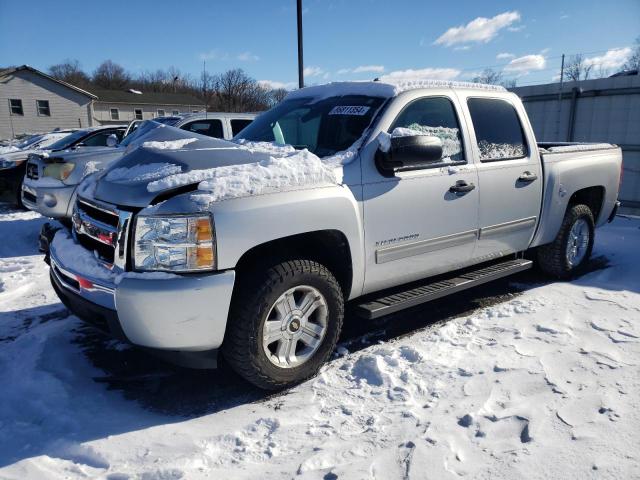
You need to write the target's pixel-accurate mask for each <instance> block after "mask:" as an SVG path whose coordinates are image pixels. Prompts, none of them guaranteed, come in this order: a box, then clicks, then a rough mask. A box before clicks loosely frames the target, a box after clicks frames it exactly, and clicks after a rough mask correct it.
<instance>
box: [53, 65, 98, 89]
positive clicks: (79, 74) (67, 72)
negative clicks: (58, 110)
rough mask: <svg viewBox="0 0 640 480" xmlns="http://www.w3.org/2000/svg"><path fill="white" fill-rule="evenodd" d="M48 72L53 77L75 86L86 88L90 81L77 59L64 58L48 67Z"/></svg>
mask: <svg viewBox="0 0 640 480" xmlns="http://www.w3.org/2000/svg"><path fill="white" fill-rule="evenodd" d="M49 74H50V75H51V76H52V77H53V78H57V79H58V80H62V81H63V82H67V83H70V84H71V85H74V86H76V87H80V88H86V87H88V86H89V84H90V83H91V82H90V80H89V76H88V75H87V74H86V73H84V71H83V70H82V68H81V67H80V62H78V60H70V59H66V60H64V61H63V62H62V63H57V64H55V65H51V66H50V67H49Z"/></svg>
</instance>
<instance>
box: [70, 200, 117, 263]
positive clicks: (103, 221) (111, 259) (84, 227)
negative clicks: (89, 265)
mask: <svg viewBox="0 0 640 480" xmlns="http://www.w3.org/2000/svg"><path fill="white" fill-rule="evenodd" d="M120 217H121V214H120V212H119V211H118V210H117V209H115V207H107V206H105V205H98V204H96V203H94V202H91V201H88V200H86V199H82V198H78V200H77V201H76V208H75V211H74V214H73V229H74V231H75V233H76V238H77V240H78V242H79V243H80V244H81V245H82V246H83V247H85V248H86V249H87V250H91V251H93V252H95V253H96V254H97V255H98V257H99V258H100V259H101V260H103V261H104V262H107V263H109V264H114V263H117V260H118V259H120V258H122V259H123V261H122V262H124V254H125V251H126V249H125V248H124V245H125V244H126V234H123V233H126V229H127V228H128V222H124V224H122V225H121V223H120ZM122 242H124V244H123V243H122ZM117 253H118V254H117Z"/></svg>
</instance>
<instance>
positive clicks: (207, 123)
mask: <svg viewBox="0 0 640 480" xmlns="http://www.w3.org/2000/svg"><path fill="white" fill-rule="evenodd" d="M181 128H182V130H187V131H189V132H194V133H199V134H200V135H206V136H207V137H215V138H223V137H224V133H223V132H222V120H216V119H212V120H196V121H195V122H191V123H187V124H186V125H183V126H182V127H181Z"/></svg>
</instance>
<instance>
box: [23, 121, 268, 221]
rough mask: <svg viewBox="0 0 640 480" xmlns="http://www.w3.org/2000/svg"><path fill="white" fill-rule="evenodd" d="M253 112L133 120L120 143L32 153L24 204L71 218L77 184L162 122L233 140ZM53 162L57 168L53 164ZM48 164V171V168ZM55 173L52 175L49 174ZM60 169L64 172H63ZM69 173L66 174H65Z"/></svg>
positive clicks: (107, 163) (45, 214)
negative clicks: (35, 154)
mask: <svg viewBox="0 0 640 480" xmlns="http://www.w3.org/2000/svg"><path fill="white" fill-rule="evenodd" d="M255 116H256V115H255V114H251V113H211V112H209V113H206V114H205V113H202V114H185V115H176V116H170V117H158V118H155V119H154V120H145V121H142V122H141V121H139V120H138V121H134V122H132V123H131V124H130V125H129V127H128V129H127V134H126V135H125V137H124V139H123V140H122V141H121V142H120V143H119V144H112V145H110V146H107V147H102V148H91V149H87V148H83V149H77V150H72V151H69V152H67V151H62V152H59V153H56V154H55V156H54V155H50V156H49V157H44V156H32V157H30V159H29V164H28V165H27V169H28V175H27V180H26V183H25V187H24V188H23V190H24V192H25V193H24V204H25V205H26V206H27V207H28V208H30V209H31V210H36V211H37V212H39V213H40V214H42V215H44V216H45V217H50V218H56V219H62V220H70V219H71V214H72V211H73V205H74V203H75V192H76V189H77V187H78V184H79V183H80V182H81V181H82V179H83V178H84V177H85V176H87V175H88V174H90V173H94V172H97V171H100V170H102V169H104V168H105V167H106V166H107V165H109V164H111V163H113V162H115V161H116V160H118V159H120V158H121V157H122V156H123V155H125V154H126V153H128V152H130V151H131V150H132V149H133V148H136V147H137V146H138V145H139V140H140V139H141V138H142V137H143V136H144V135H145V134H146V133H148V132H149V131H150V130H152V129H154V128H156V127H159V126H160V125H171V126H174V127H177V128H181V129H183V130H188V131H190V132H194V133H198V134H202V135H206V136H210V137H216V138H226V139H231V138H232V137H233V135H235V134H236V133H238V132H239V131H240V130H242V129H243V128H245V127H246V126H247V125H248V124H250V123H251V122H252V121H253V119H254V118H255ZM51 164H54V165H55V167H54V168H52V167H50V165H51ZM47 166H49V171H47ZM49 172H50V173H52V174H53V176H50V175H48V173H49ZM58 172H62V173H61V174H60V175H59V174H58ZM65 175H66V176H65Z"/></svg>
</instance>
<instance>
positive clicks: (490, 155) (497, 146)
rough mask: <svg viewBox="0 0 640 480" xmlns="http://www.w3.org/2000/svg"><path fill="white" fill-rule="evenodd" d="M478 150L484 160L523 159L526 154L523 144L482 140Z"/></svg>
mask: <svg viewBox="0 0 640 480" xmlns="http://www.w3.org/2000/svg"><path fill="white" fill-rule="evenodd" d="M478 148H479V149H480V159H482V160H491V159H495V158H516V157H523V156H524V152H525V151H524V145H522V144H511V143H492V142H487V141H486V140H480V141H479V142H478Z"/></svg>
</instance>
